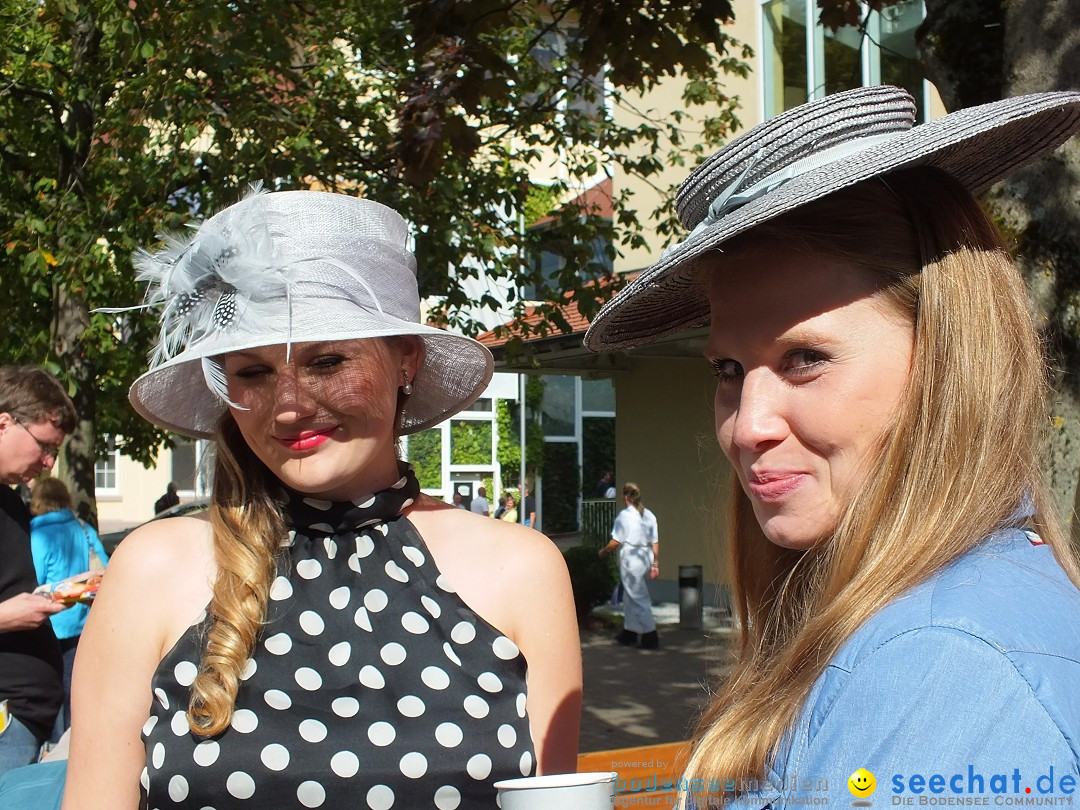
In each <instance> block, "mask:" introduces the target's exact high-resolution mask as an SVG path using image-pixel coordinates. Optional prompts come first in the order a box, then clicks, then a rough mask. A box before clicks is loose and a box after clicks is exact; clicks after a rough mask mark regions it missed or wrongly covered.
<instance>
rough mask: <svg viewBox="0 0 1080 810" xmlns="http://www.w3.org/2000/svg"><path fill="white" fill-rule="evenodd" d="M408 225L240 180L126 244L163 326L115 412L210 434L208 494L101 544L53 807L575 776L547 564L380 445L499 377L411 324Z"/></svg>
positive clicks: (418, 791) (475, 353)
mask: <svg viewBox="0 0 1080 810" xmlns="http://www.w3.org/2000/svg"><path fill="white" fill-rule="evenodd" d="M407 237H408V234H407V228H406V225H405V222H404V221H403V220H402V219H401V217H399V216H398V215H397V214H396V213H395V212H394V211H392V210H390V209H389V208H386V207H385V206H382V205H380V204H378V203H375V202H372V201H368V200H362V199H356V198H353V197H347V196H344V195H337V194H329V193H323V192H304V191H298V192H279V193H272V194H260V193H257V194H253V195H251V196H249V197H248V198H247V199H245V200H243V201H242V202H240V203H237V204H236V205H233V206H231V207H230V208H228V209H226V210H225V211H222V212H221V213H219V214H217V215H216V216H214V217H211V218H210V219H209V220H207V221H206V222H204V223H203V224H202V225H201V226H199V228H198V229H197V230H196V232H195V233H194V235H193V236H192V237H191V238H190V239H187V240H183V241H179V240H174V241H173V242H172V243H171V244H170V245H169V246H168V247H167V249H165V250H163V251H161V252H158V253H155V254H142V255H141V256H140V257H139V258H138V260H137V266H138V267H139V269H140V270H141V274H140V278H142V279H144V280H147V281H149V282H150V288H149V290H148V300H147V305H148V306H151V307H155V308H159V309H160V316H161V340H160V342H159V344H158V347H157V351H156V353H155V355H154V357H153V359H152V361H151V367H150V370H149V371H148V372H147V373H146V374H144V375H143V376H142V377H140V378H139V380H138V381H137V382H136V383H135V385H134V386H133V387H132V390H131V402H132V404H133V405H134V407H135V408H136V410H138V411H139V412H140V413H141V414H142V415H144V416H145V417H146V418H147V419H149V420H150V421H152V422H154V423H155V424H157V425H160V426H162V427H165V428H168V429H169V430H172V431H175V432H178V433H182V434H185V435H189V436H198V437H213V438H215V439H216V446H217V453H216V459H215V463H214V482H213V496H212V503H211V508H210V512H209V516H208V517H207V518H177V519H172V520H167V521H158V522H154V523H150V524H147V525H146V526H145V527H143V528H141V529H139V530H138V531H137V532H134V533H132V534H131V536H130V537H128V538H127V539H126V540H125V541H124V543H123V544H122V545H121V546H120V547H119V549H118V550H117V553H116V554H115V556H114V558H113V560H112V564H111V566H110V569H109V576H108V578H107V581H106V582H105V583H104V584H103V586H102V589H101V592H100V595H99V596H98V599H97V602H96V604H95V607H94V610H93V611H92V614H91V618H90V621H89V622H88V623H87V627H86V630H85V632H84V635H83V641H82V645H81V646H80V653H79V658H78V661H77V663H76V675H75V696H74V703H75V706H74V711H75V717H74V721H73V724H72V725H73V739H72V748H71V761H70V773H69V778H68V784H67V790H66V797H65V807H70V808H74V807H78V808H84V809H85V808H87V807H102V808H110V810H112V809H114V808H124V807H129V808H135V807H137V806H149V807H162V808H164V807H204V806H212V807H216V808H219V810H220V808H228V807H241V806H245V807H246V806H252V804H251V803H252V802H254V803H255V806H260V807H282V808H284V807H298V808H299V807H321V806H325V807H357V808H389V807H437V808H451V807H461V808H467V807H489V806H492V805H493V803H494V796H495V791H494V789H493V787H492V783H493V782H495V781H496V780H498V779H500V778H506V777H514V776H522V775H527V774H531V773H533V772H536V771H539V772H560V771H572V770H573V769H574V766H575V755H576V749H577V723H578V716H579V709H580V696H581V668H580V651H579V646H578V638H577V630H576V625H575V621H574V613H573V600H572V597H571V594H570V589H569V583H568V578H567V575H566V570H565V567H564V565H563V563H562V559H561V557H560V555H559V554H558V552H557V550H555V548H554V546H552V545H551V544H550V542H548V541H547V540H546V539H545V538H543V537H542V536H541V535H539V534H536V533H534V532H532V531H530V530H528V529H526V528H524V527H516V526H512V525H509V524H506V523H503V522H499V521H490V520H483V519H481V518H479V517H477V516H475V515H472V514H470V513H468V512H463V511H461V510H458V509H453V508H452V507H450V506H447V505H445V504H442V503H441V502H438V501H436V500H434V499H431V498H428V497H426V496H423V495H421V494H420V491H419V484H418V483H417V479H416V476H415V475H414V474H413V472H412V470H411V469H410V468H409V467H408V466H407V465H405V464H403V463H401V462H399V461H398V458H397V453H396V445H397V438H398V437H399V436H400V435H403V434H407V433H411V432H414V431H417V430H421V429H424V428H426V427H429V426H431V425H434V424H437V423H438V422H440V421H442V420H443V419H446V418H447V417H449V416H450V415H452V414H454V413H457V412H458V411H459V410H461V409H462V408H464V407H467V406H468V405H469V404H470V403H471V402H473V401H474V400H475V399H476V397H477V396H478V395H479V394H480V393H481V392H482V391H483V389H484V387H485V385H486V384H487V382H488V380H489V378H490V375H491V369H492V366H491V358H490V355H489V354H488V353H487V351H486V350H485V349H484V348H483V347H481V346H480V345H479V344H477V343H475V342H474V341H472V340H469V339H467V338H463V337H460V336H456V335H451V334H449V333H446V332H443V331H441V330H438V329H433V328H429V327H427V326H423V325H421V324H420V323H419V320H420V306H419V298H418V295H417V286H416V269H415V262H414V260H413V256H412V254H411V253H410V252H409V251H408V250H407V249H406V247H405V245H406V240H407ZM526 673H527V675H528V683H527V685H526ZM140 774H141V778H140Z"/></svg>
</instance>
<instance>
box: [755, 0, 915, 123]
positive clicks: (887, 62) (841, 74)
mask: <svg viewBox="0 0 1080 810" xmlns="http://www.w3.org/2000/svg"><path fill="white" fill-rule="evenodd" d="M818 13H819V10H818V7H817V3H816V2H814V0H763V2H762V3H761V14H762V20H761V23H762V25H761V31H762V48H761V53H762V81H763V97H764V103H765V106H764V113H765V117H766V118H771V117H772V116H774V115H778V114H779V113H782V112H784V111H785V110H790V109H791V108H792V107H796V106H798V105H799V104H803V103H804V102H806V101H809V100H811V99H816V98H824V97H825V96H827V95H829V94H830V93H837V92H840V91H841V90H848V89H851V88H853V87H860V86H869V85H876V84H894V85H897V86H899V87H903V88H904V89H906V90H907V91H908V92H909V93H911V95H912V96H913V97H914V98H915V103H916V105H917V106H918V120H920V121H924V120H925V116H926V102H925V94H926V88H925V84H924V82H923V76H922V70H921V68H920V67H919V62H918V55H917V54H916V51H915V29H916V28H917V27H918V26H919V24H920V23H921V22H922V20H923V17H924V16H925V14H924V11H923V6H922V2H921V0H901V2H899V3H898V4H897V5H894V6H890V7H888V8H886V9H884V10H882V11H881V12H876V11H875V12H867V13H865V14H864V15H863V19H864V20H865V27H864V28H855V27H851V26H847V27H844V28H841V29H839V30H837V31H835V32H833V31H828V30H826V29H825V28H824V27H823V26H822V25H821V23H820V22H818Z"/></svg>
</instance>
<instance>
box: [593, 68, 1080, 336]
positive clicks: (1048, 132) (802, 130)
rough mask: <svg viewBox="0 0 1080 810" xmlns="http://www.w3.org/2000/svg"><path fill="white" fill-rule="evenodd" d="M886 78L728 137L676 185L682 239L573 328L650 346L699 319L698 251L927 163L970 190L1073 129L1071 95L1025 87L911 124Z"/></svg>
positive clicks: (705, 312)
mask: <svg viewBox="0 0 1080 810" xmlns="http://www.w3.org/2000/svg"><path fill="white" fill-rule="evenodd" d="M914 122H915V103H914V101H913V100H912V98H911V96H910V95H908V93H907V92H905V91H904V90H901V89H900V88H897V87H888V86H879V87H860V88H857V89H854V90H848V91H846V92H843V93H836V94H835V95H831V96H827V97H825V98H823V99H820V100H817V101H811V102H809V103H807V104H803V105H801V106H799V107H795V108H794V109H791V110H788V111H787V112H784V113H782V114H781V115H778V116H777V117H775V118H773V119H770V120H769V121H766V122H765V123H763V124H760V125H758V126H756V127H754V128H753V129H751V130H749V131H747V132H746V133H745V134H743V135H741V136H740V137H738V138H736V139H735V140H734V141H732V142H731V143H730V144H728V145H727V146H725V147H724V148H723V149H721V150H720V151H719V152H717V153H716V154H715V155H713V156H712V157H711V158H709V159H708V160H706V161H705V162H704V163H702V164H701V165H700V166H699V167H698V168H697V169H695V170H694V172H693V173H692V174H691V175H690V176H689V177H688V178H687V179H686V181H685V182H683V184H682V185H681V186H680V187H679V192H678V196H677V199H676V209H677V211H678V214H679V219H680V221H681V222H682V224H683V225H684V226H685V227H686V228H687V229H688V230H690V231H691V232H690V234H689V236H687V237H686V238H685V239H684V240H683V241H682V242H680V243H678V244H676V245H674V246H672V247H671V248H669V249H668V250H666V251H665V252H664V253H663V254H661V257H660V260H659V261H658V262H657V263H656V264H654V265H653V266H652V267H649V268H648V269H646V270H644V271H643V272H642V273H641V274H640V275H638V276H637V278H635V279H634V280H633V281H631V282H630V283H629V284H628V285H627V286H626V287H624V288H623V289H622V290H621V291H620V292H619V293H618V294H617V295H616V296H615V297H614V298H613V299H612V300H611V301H609V302H608V303H607V304H605V305H604V307H603V308H602V309H601V310H600V312H599V313H597V315H596V318H595V319H594V320H593V322H592V324H591V325H590V327H589V330H588V332H586V334H585V345H586V346H587V347H588V348H589V349H592V350H593V351H606V350H612V349H623V348H630V347H633V346H640V345H644V344H647V343H652V342H654V341H656V340H660V339H662V338H664V337H666V336H668V335H671V334H674V333H675V332H678V331H681V330H684V329H690V328H694V327H700V326H705V325H707V324H708V323H709V317H710V311H709V300H708V296H707V295H706V293H705V286H704V280H705V272H704V267H703V264H705V263H703V262H701V261H700V259H701V257H702V256H704V255H705V254H707V253H709V252H710V251H713V250H716V249H717V248H719V247H721V245H723V243H724V242H726V241H727V240H729V239H731V238H733V237H735V236H738V235H739V234H742V233H745V232H747V231H749V230H750V229H752V228H753V227H754V226H756V225H759V224H760V223H762V222H767V221H768V220H771V219H774V218H776V217H779V216H781V215H782V214H785V213H787V212H788V211H791V210H793V209H795V208H798V207H800V206H802V205H806V204H807V203H810V202H813V201H814V200H818V199H821V198H822V197H825V196H826V195H828V194H831V193H832V192H834V191H838V190H840V189H843V188H847V187H848V186H852V185H854V184H856V183H859V182H862V181H863V180H868V179H870V178H873V177H877V176H880V175H884V174H887V173H888V172H893V171H897V170H899V169H907V168H913V167H916V166H933V167H937V168H939V169H942V170H944V171H946V172H948V173H949V174H950V175H952V176H953V177H955V178H956V179H957V180H959V181H960V182H961V183H962V184H963V185H964V186H966V187H967V188H968V189H969V190H970V191H971V192H972V193H975V194H978V193H979V192H981V191H985V190H986V189H987V188H989V187H990V186H991V185H993V184H994V183H995V182H997V181H998V180H1001V179H1002V178H1004V177H1005V176H1007V175H1008V174H1010V173H1011V172H1013V171H1015V170H1016V169H1018V168H1020V167H1021V166H1024V165H1025V164H1027V163H1030V162H1032V161H1034V160H1036V159H1038V158H1040V157H1042V156H1044V155H1046V154H1048V153H1049V152H1052V151H1053V150H1054V149H1056V148H1057V147H1058V146H1060V145H1061V144H1062V143H1064V142H1065V141H1067V140H1068V139H1069V138H1070V137H1071V136H1072V135H1073V134H1074V133H1075V132H1076V131H1077V129H1078V128H1080V93H1073V92H1058V93H1036V94H1033V95H1027V96H1017V97H1015V98H1009V99H1005V100H1003V101H997V102H993V103H991V104H984V105H981V106H978V107H969V108H966V109H962V110H957V111H956V112H954V113H950V114H949V115H946V116H943V117H942V118H938V119H936V120H934V121H930V122H929V123H926V124H922V125H920V126H913V125H914Z"/></svg>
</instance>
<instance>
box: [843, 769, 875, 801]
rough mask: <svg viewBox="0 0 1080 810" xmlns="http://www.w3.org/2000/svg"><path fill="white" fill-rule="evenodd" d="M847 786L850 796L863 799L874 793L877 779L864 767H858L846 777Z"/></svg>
mask: <svg viewBox="0 0 1080 810" xmlns="http://www.w3.org/2000/svg"><path fill="white" fill-rule="evenodd" d="M847 786H848V790H850V791H851V795H852V796H854V797H855V798H857V799H865V798H867V797H868V796H872V795H874V790H875V789H877V780H876V779H875V778H874V775H873V774H872V773H870V771H868V770H866V768H859V770H857V771H855V773H853V774H852V775H851V776H849V777H848V780H847Z"/></svg>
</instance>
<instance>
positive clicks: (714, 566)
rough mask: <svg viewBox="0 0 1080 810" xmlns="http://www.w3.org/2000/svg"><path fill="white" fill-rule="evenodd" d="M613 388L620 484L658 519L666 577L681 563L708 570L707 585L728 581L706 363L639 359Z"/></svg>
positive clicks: (720, 468) (722, 472)
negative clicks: (634, 489)
mask: <svg viewBox="0 0 1080 810" xmlns="http://www.w3.org/2000/svg"><path fill="white" fill-rule="evenodd" d="M614 382H615V408H616V412H617V413H618V415H619V416H618V419H617V420H616V429H615V430H616V459H615V467H616V470H617V473H618V476H619V484H620V486H621V484H623V483H625V482H626V481H634V482H635V483H637V484H638V486H640V487H641V491H642V500H643V501H644V502H645V504H646V505H647V506H648V507H649V508H650V509H652V510H653V511H654V512H655V513H656V520H657V524H658V525H659V529H660V576H661V578H663V579H676V578H677V577H678V574H679V569H678V567H679V566H680V565H702V566H704V567H705V581H706V582H713V583H717V582H723V581H726V577H724V576H723V573H724V572H723V568H722V566H721V561H722V553H721V551H720V549H719V543H718V540H717V538H718V531H717V529H718V518H719V510H718V504H719V500H720V499H719V493H720V491H721V488H722V487H723V486H724V485H725V481H726V480H727V463H726V461H724V459H723V456H722V454H721V453H720V449H719V447H718V446H717V444H716V435H715V433H714V429H713V408H712V399H713V391H714V389H715V383H714V381H713V378H712V374H711V373H710V372H709V370H708V367H707V366H706V365H705V361H704V360H703V359H697V358H677V359H676V358H633V359H632V368H631V370H630V371H628V372H624V373H620V374H618V375H616V376H615V378H614ZM673 394H674V396H673Z"/></svg>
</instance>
